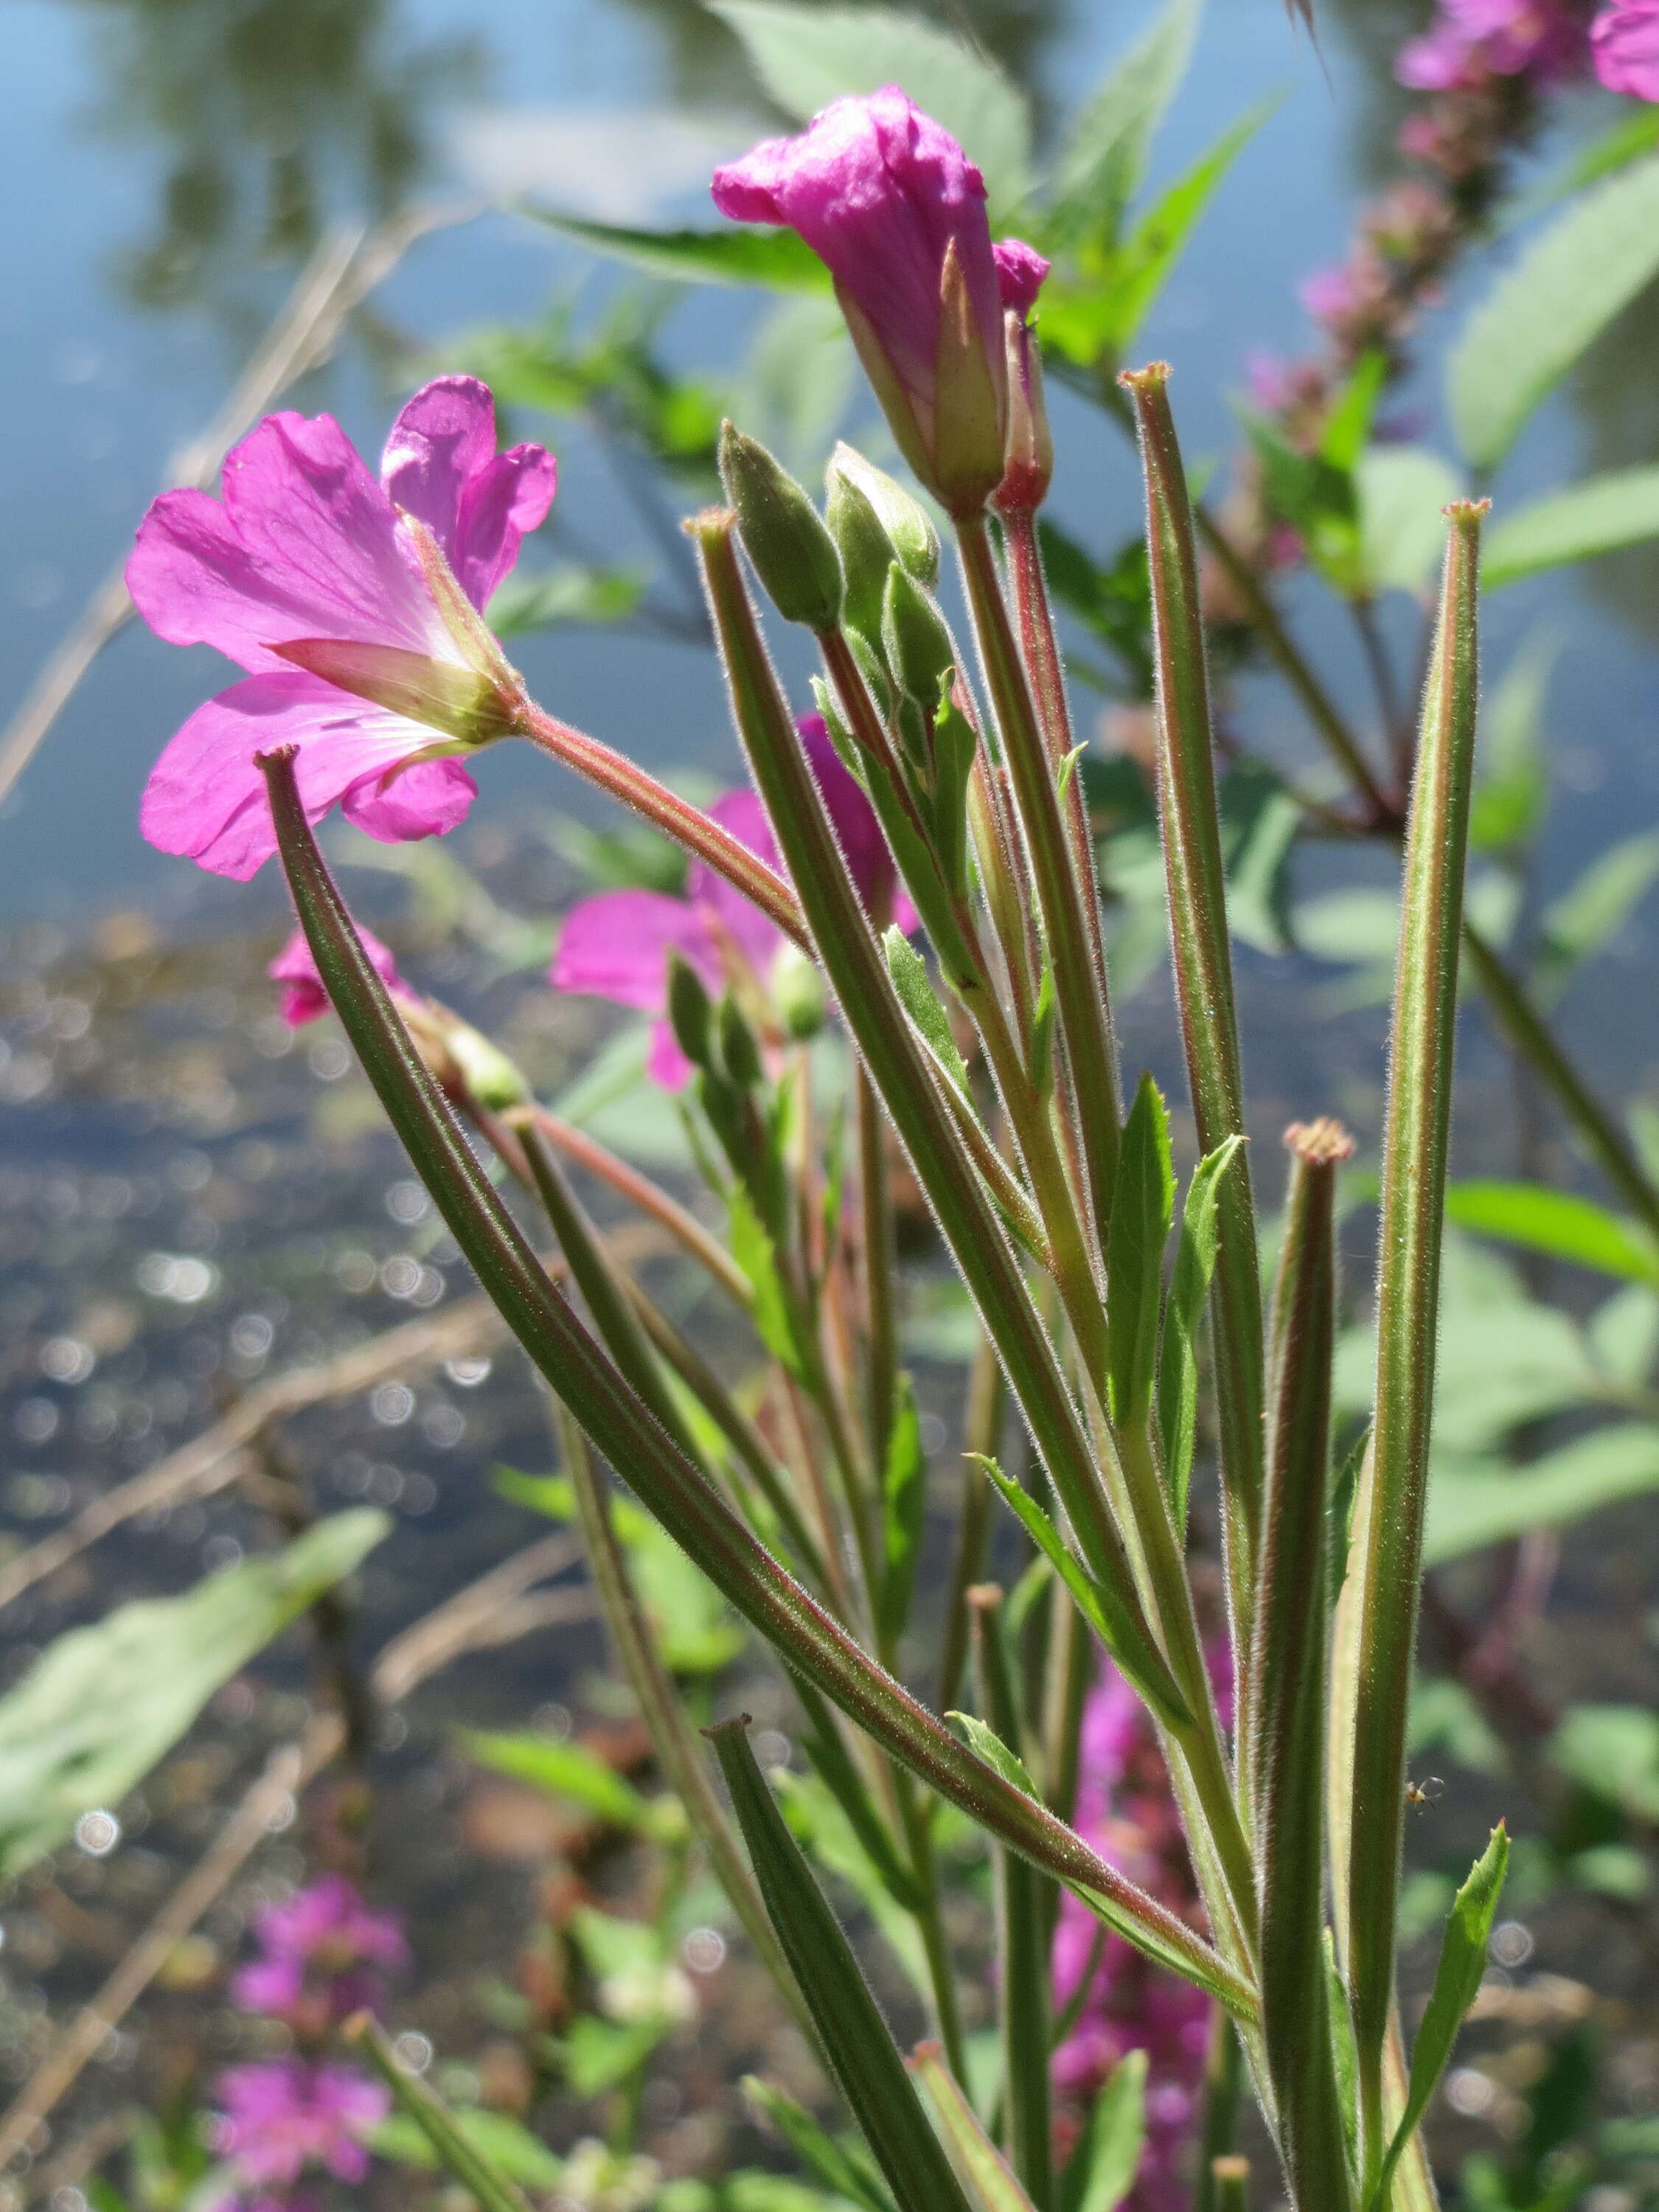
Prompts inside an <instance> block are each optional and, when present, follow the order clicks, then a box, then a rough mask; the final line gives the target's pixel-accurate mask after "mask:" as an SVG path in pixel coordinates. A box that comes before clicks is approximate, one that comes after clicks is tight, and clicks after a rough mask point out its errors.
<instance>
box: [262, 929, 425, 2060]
mask: <svg viewBox="0 0 1659 2212" xmlns="http://www.w3.org/2000/svg"><path fill="white" fill-rule="evenodd" d="M301 941H302V942H303V940H301ZM365 943H366V944H367V943H368V939H365ZM375 949H376V950H378V951H380V952H382V953H385V948H384V946H380V947H378V948H375ZM385 957H386V961H387V963H388V965H389V964H390V961H391V955H390V954H389V953H387V954H386V955H385ZM377 964H378V963H377ZM382 972H383V973H384V970H383V971H382ZM395 972H396V971H395V970H393V973H394V974H395ZM388 980H389V979H388ZM318 988H319V990H320V988H321V987H320V985H319V986H318ZM324 1003H325V1005H326V1003H327V1002H326V1000H325V1001H324ZM253 1936H254V1941H255V1942H257V1943H258V1947H259V1951H260V1956H259V1957H258V1958H257V1959H253V1960H250V1961H249V1963H248V1964H247V1965H246V1966H244V1967H242V1968H241V1969H240V1972H238V1973H237V1974H236V1976H235V1978H234V1980H233V1981H232V1983H231V1996H233V1998H234V2000H235V2002H237V2003H238V2004H239V2005H240V2006H242V2007H243V2008H244V2009H245V2010H246V2011H248V2012H262V2013H269V2014H270V2015H272V2017H273V2018H275V2019H278V2020H285V2021H288V2023H289V2026H290V2027H294V2028H295V2030H296V2031H298V2032H299V2033H303V2034H309V2035H319V2034H323V2033H326V2031H327V2030H328V2029H329V2028H330V2027H334V2026H336V2025H337V2023H338V2022H339V2021H343V2020H346V2019H349V2017H350V2015H352V2014H353V2013H356V2012H365V2011H372V2010H374V2008H375V2006H376V2005H377V2004H378V2002H379V2001H380V1970H381V1969H382V1968H385V1967H388V1966H401V1965H402V1964H403V1962H404V1960H405V1959H406V1958H407V1957H408V1955H409V1947H408V1945H407V1944H406V1943H405V1942H404V1934H403V1929H402V1927H401V1926H400V1924H399V1923H398V1918H397V1916H396V1915H395V1914H393V1913H390V1912H376V1911H373V1910H372V1909H371V1908H370V1906H369V1905H367V1904H365V1902H364V1901H363V1899H362V1896H361V1895H360V1893H358V1891H357V1889H356V1887H355V1886H354V1885H353V1884H352V1883H351V1882H349V1881H347V1880H346V1878H345V1876H344V1875H340V1874H325V1875H320V1876H319V1878H318V1880H317V1881H313V1882H311V1883H308V1884H307V1887H305V1888H304V1889H299V1890H295V1893H294V1894H293V1896H292V1897H290V1898H287V1899H283V1902H282V1903H280V1904H277V1905H266V1906H265V1907H264V1910H263V1911H260V1912H258V1913H257V1914H256V1915H255V1916H254V1921H253Z"/></svg>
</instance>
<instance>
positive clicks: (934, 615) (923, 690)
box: [881, 561, 957, 720]
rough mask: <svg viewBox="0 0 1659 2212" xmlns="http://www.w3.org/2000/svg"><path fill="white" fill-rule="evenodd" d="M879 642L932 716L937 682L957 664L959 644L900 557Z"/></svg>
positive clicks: (884, 603)
mask: <svg viewBox="0 0 1659 2212" xmlns="http://www.w3.org/2000/svg"><path fill="white" fill-rule="evenodd" d="M881 641H882V645H883V647H884V650H885V652H886V655H887V661H888V665H889V666H890V668H891V669H892V671H893V673H894V674H895V675H896V677H897V678H898V680H899V682H900V683H901V684H902V685H903V687H904V689H905V690H906V691H907V692H908V694H909V696H910V697H911V698H912V699H915V700H916V701H918V702H920V703H921V704H922V705H923V706H925V707H926V708H927V714H928V717H929V719H930V720H931V719H932V716H933V708H934V705H935V703H936V702H937V701H938V699H939V686H940V684H942V683H943V682H944V680H945V677H946V676H947V675H948V674H949V673H950V671H951V668H952V667H953V666H954V665H955V663H956V657H957V656H956V649H955V647H953V646H952V644H951V633H950V631H949V629H947V628H946V627H945V617H944V616H943V615H942V614H940V612H939V609H938V607H937V606H936V605H934V603H933V599H932V598H931V596H930V595H929V594H928V593H927V592H924V591H923V590H922V588H921V585H920V584H917V583H915V582H914V581H913V580H912V579H911V578H910V576H909V575H908V574H907V573H906V571H905V570H904V569H902V568H900V566H899V564H898V562H896V561H895V562H894V563H893V564H892V566H891V568H889V570H888V571H887V589H886V592H885V593H884V596H883V599H882V611H881Z"/></svg>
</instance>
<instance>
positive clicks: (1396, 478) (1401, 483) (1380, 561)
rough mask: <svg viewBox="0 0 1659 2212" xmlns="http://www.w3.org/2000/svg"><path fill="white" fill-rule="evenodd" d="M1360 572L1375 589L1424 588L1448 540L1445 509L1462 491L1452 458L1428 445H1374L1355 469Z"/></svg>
mask: <svg viewBox="0 0 1659 2212" xmlns="http://www.w3.org/2000/svg"><path fill="white" fill-rule="evenodd" d="M1354 482H1355V486H1356V489H1357V490H1358V495H1359V568H1360V574H1361V576H1362V578H1363V580H1364V582H1365V583H1366V584H1368V585H1369V586H1370V588H1371V590H1372V591H1373V592H1385V591H1393V592H1420V591H1422V590H1423V589H1424V588H1425V586H1426V585H1427V584H1428V582H1429V580H1430V579H1431V577H1432V575H1433V574H1434V569H1435V563H1436V562H1437V560H1438V559H1439V557H1440V553H1441V549H1442V548H1443V545H1444V544H1445V538H1446V526H1445V525H1444V523H1443V521H1442V520H1441V519H1440V517H1441V511H1442V509H1443V507H1445V505H1446V503H1447V501H1449V500H1454V499H1455V498H1456V497H1457V495H1458V494H1459V493H1460V492H1461V491H1462V488H1463V486H1462V478H1461V477H1460V476H1459V474H1458V471H1456V470H1455V468H1454V467H1453V466H1452V465H1451V463H1450V462H1449V461H1448V460H1444V459H1442V458H1441V456H1440V455H1439V454H1438V453H1431V452H1430V451H1429V450H1428V448H1427V447H1424V446H1372V447H1370V448H1369V450H1368V451H1367V452H1365V453H1362V454H1361V455H1360V458H1359V461H1358V466H1357V467H1356V469H1355V471H1354Z"/></svg>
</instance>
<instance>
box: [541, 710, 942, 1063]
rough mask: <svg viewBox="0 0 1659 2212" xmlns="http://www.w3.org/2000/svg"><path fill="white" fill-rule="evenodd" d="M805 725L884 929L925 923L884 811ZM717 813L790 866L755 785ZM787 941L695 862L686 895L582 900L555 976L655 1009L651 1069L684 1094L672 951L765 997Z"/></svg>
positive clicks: (617, 1001)
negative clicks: (904, 884) (900, 870)
mask: <svg viewBox="0 0 1659 2212" xmlns="http://www.w3.org/2000/svg"><path fill="white" fill-rule="evenodd" d="M796 727H797V728H798V729H799V732H800V738H801V749H802V750H803V751H804V752H805V755H806V758H807V761H808V763H810V765H811V770H812V774H813V776H814V778H815V779H816V781H817V786H818V788H819V790H820V791H821V792H822V793H823V800H824V805H826V806H827V807H828V808H829V817H830V819H831V821H832V822H833V823H835V825H836V834H837V836H839V838H840V840H841V846H842V851H843V852H844V853H845V854H846V855H847V862H848V867H849V868H850V869H851V871H852V874H853V879H854V882H855V883H856V884H857V885H858V887H859V890H860V895H861V896H862V897H863V899H864V902H865V904H866V907H867V908H868V909H869V911H870V914H871V916H872V920H874V921H876V922H877V923H878V926H880V927H885V926H886V925H887V924H888V923H889V922H890V921H891V922H896V923H897V925H898V927H899V928H900V929H902V930H903V931H905V932H906V933H908V932H909V931H910V930H913V929H914V928H915V926H916V917H915V908H913V907H912V906H911V904H910V902H909V900H908V898H907V897H906V896H905V895H904V893H903V891H902V890H901V889H900V888H899V884H898V878H897V874H896V871H895V869H894V866H893V860H892V856H891V854H890V853H889V852H888V850H887V846H886V842H885V841H884V838H883V836H882V834H881V827H880V824H879V823H878V822H877V820H876V816H875V810H874V809H873V808H872V805H871V804H870V802H869V800H868V799H866V797H865V795H864V793H863V792H862V791H861V790H860V787H859V786H858V785H857V783H855V782H854V780H853V778H852V776H851V775H849V774H848V771H847V769H845V768H844V767H843V766H842V761H841V758H840V756H839V755H838V754H837V752H836V749H835V746H834V744H832V742H831V740H830V737H829V731H828V729H827V728H826V727H825V726H824V723H823V717H822V716H821V715H818V714H803V715H802V716H801V717H800V719H799V721H798V723H797V724H796ZM708 811H709V813H710V815H711V816H712V817H713V818H714V820H715V821H716V822H719V823H720V824H721V825H722V826H723V827H724V828H725V829H729V830H730V831H731V832H732V836H735V837H738V838H740V839H741V840H742V841H743V842H744V844H745V845H746V846H747V847H748V848H749V849H750V852H751V853H753V854H755V855H756V856H757V859H759V860H763V861H764V862H765V863H766V865H767V866H768V867H769V868H774V869H776V870H777V871H779V872H780V873H781V872H782V868H783V863H782V860H781V858H780V856H779V853H778V848H777V844H776V842H775V839H774V838H773V836H772V831H771V827H770V825H769V823H768V821H767V819H766V811H765V809H764V808H763V806H762V805H761V803H760V800H759V799H757V797H756V795H755V793H753V792H752V791H729V792H727V793H726V795H725V796H724V797H723V798H721V799H716V800H715V802H714V805H713V806H711V807H710V808H709V810H708ZM787 944H788V940H787V939H786V938H785V937H784V935H783V933H782V932H781V930H780V929H778V928H777V927H775V925H774V924H773V923H772V922H771V921H769V920H768V919H767V917H766V916H765V915H763V914H762V913H761V912H760V910H759V908H757V907H754V906H751V905H750V902H749V901H748V900H747V899H745V898H744V897H743V896H741V895H740V894H739V893H738V892H737V891H735V890H732V886H731V885H730V884H728V883H726V881H725V879H724V878H722V877H720V876H717V875H716V874H715V873H714V871H713V870H712V869H711V868H708V867H705V866H703V864H702V862H701V861H696V862H694V863H693V864H692V866H691V868H690V872H689V873H688V875H687V877H686V885H685V896H684V898H674V897H671V896H670V895H669V894H668V893H666V892H664V891H649V890H620V891H600V892H599V894H598V895H597V896H594V897H592V898H588V899H583V900H581V901H580V902H579V903H578V904H577V905H575V906H574V907H573V908H571V911H570V913H569V915H568V917H567V919H566V921H565V925H564V928H563V930H562V933H561V934H560V938H559V949H558V951H557V954H556V957H555V958H554V962H553V965H552V968H551V969H550V971H549V981H550V982H551V983H552V985H553V987H554V988H555V989H556V990H559V991H577V992H586V993H589V994H592V996H594V997H595V998H600V999H609V1000H611V1002H612V1004H613V1005H616V1006H635V1007H637V1008H638V1009H639V1010H640V1011H641V1012H642V1013H647V1014H654V1015H655V1016H656V1017H657V1018H656V1021H655V1023H654V1024H653V1029H652V1033H651V1053H650V1058H649V1060H648V1062H647V1066H648V1069H649V1072H650V1074H651V1075H652V1077H653V1079H654V1080H655V1081H656V1082H658V1083H659V1084H661V1085H663V1087H664V1089H665V1090H668V1091H678V1090H680V1089H682V1088H683V1087H684V1085H685V1084H686V1083H688V1082H689V1081H690V1076H691V1064H690V1061H689V1060H687V1058H686V1056H685V1054H684V1052H683V1051H682V1050H681V1049H680V1047H679V1045H678V1043H677V1042H676V1041H675V1037H674V1032H673V1029H672V1027H671V1024H670V1022H669V1020H668V984H669V969H670V964H671V958H672V957H673V956H674V955H676V954H678V957H680V958H681V959H682V960H683V961H684V963H685V964H686V966H687V967H688V968H690V969H691V970H692V972H693V973H694V974H695V975H696V976H698V977H699V978H700V979H701V981H702V982H703V983H704V984H705V985H706V986H707V987H708V991H709V993H710V994H711V995H712V996H714V997H715V998H719V997H720V994H721V992H722V991H723V990H724V988H725V987H726V984H727V983H728V982H729V981H733V980H736V981H738V982H739V983H741V984H744V985H746V986H748V987H750V990H751V991H752V990H754V989H756V988H758V990H759V992H760V994H761V995H762V997H763V998H766V997H768V996H769V987H770V985H771V984H772V982H773V980H774V976H775V971H776V969H777V963H778V959H779V956H780V955H781V953H783V952H784V951H786V948H787ZM786 1026H787V1024H786Z"/></svg>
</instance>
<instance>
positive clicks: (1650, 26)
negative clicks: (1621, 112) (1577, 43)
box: [1590, 0, 1659, 100]
mask: <svg viewBox="0 0 1659 2212" xmlns="http://www.w3.org/2000/svg"><path fill="white" fill-rule="evenodd" d="M1590 58H1591V59H1592V61H1593V62H1594V63H1595V74H1596V76H1598V77H1600V78H1601V82H1602V83H1603V84H1604V85H1606V87H1607V90H1608V91H1609V92H1623V93H1628V94H1629V95H1630V97H1631V98H1632V100H1659V0H1613V6H1612V7H1610V8H1604V9H1602V11H1601V14H1600V15H1598V16H1597V17H1596V19H1595V21H1594V22H1593V23H1592V24H1591V25H1590Z"/></svg>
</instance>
